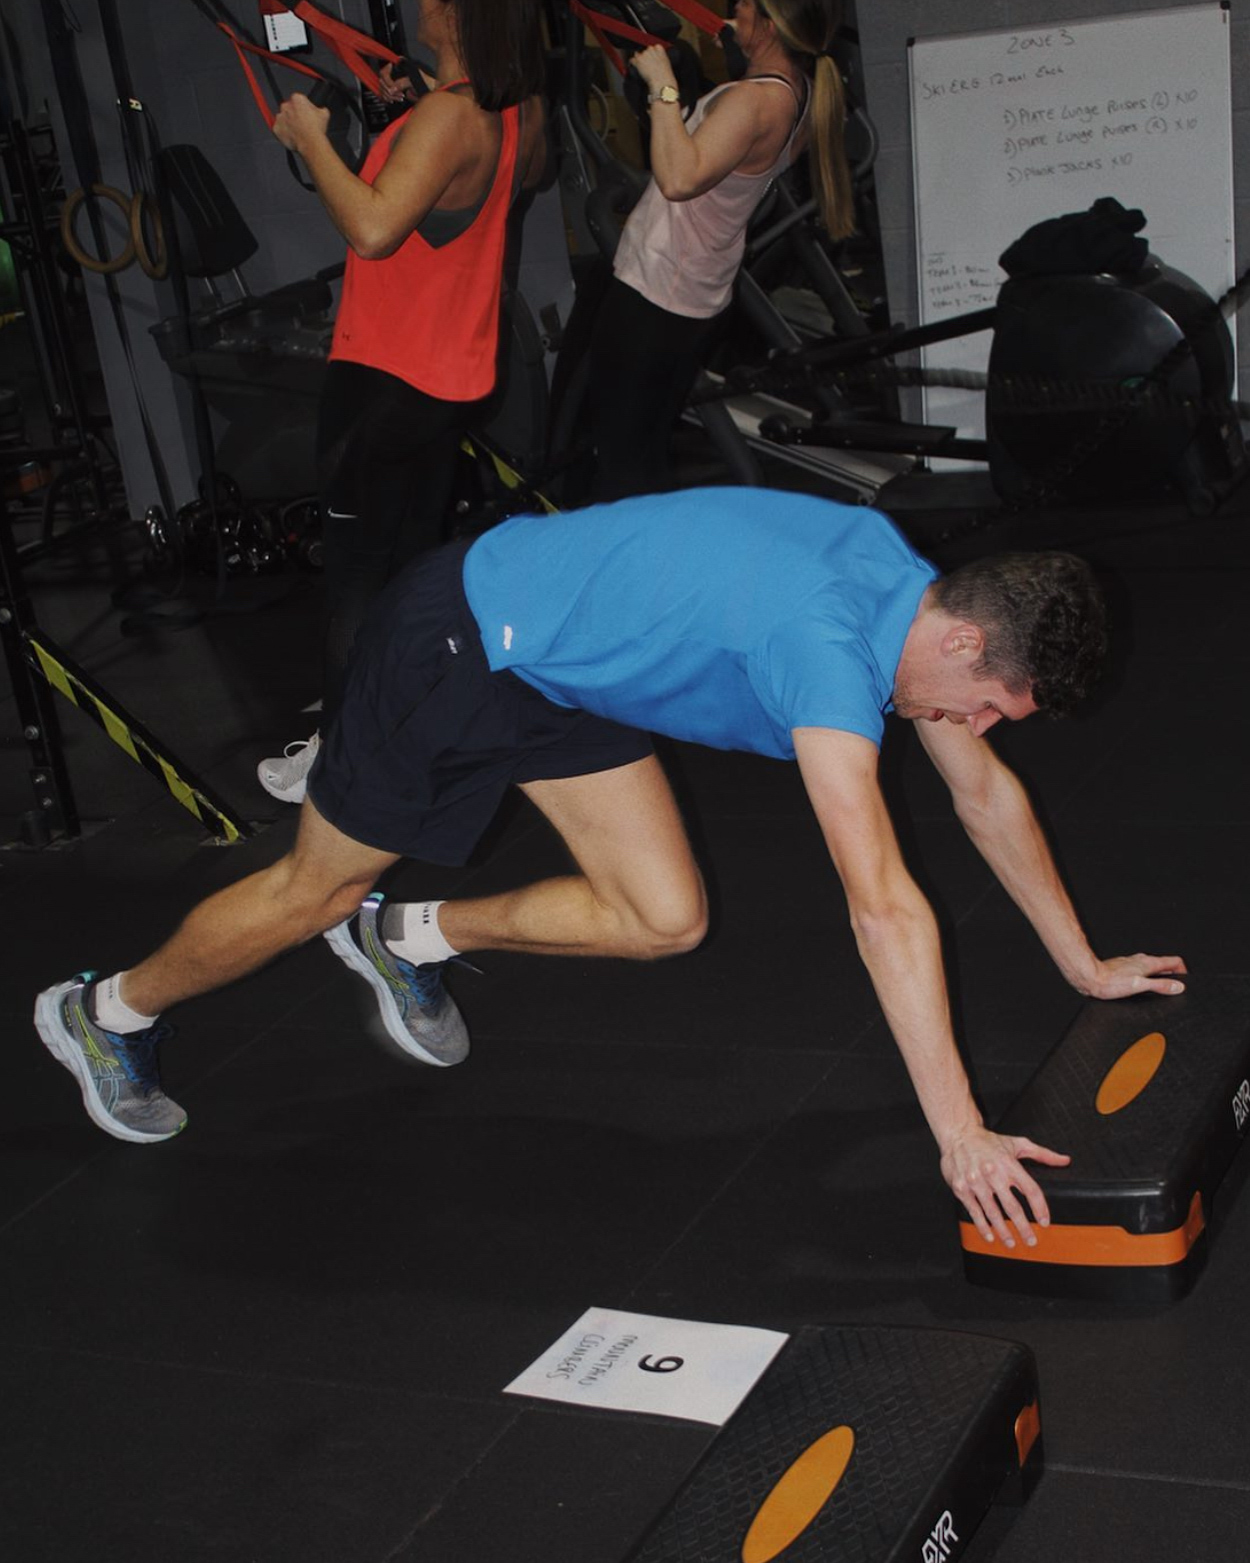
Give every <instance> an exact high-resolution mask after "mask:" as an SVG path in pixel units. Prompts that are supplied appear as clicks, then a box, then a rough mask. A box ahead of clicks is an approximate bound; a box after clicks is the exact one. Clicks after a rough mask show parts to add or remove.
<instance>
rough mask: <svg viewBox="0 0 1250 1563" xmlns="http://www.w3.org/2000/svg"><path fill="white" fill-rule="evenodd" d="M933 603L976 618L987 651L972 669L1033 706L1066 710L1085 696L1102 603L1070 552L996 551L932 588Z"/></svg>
mask: <svg viewBox="0 0 1250 1563" xmlns="http://www.w3.org/2000/svg"><path fill="white" fill-rule="evenodd" d="M932 601H933V604H934V606H935V607H938V608H940V609H941V610H942V611H943V613H948V614H950V615H951V617H952V618H957V619H963V620H966V621H967V622H968V623H970V624H975V625H976V626H977V628H978V629H980V630H981V631H982V632H983V633H984V635H985V651H984V653H983V654H982V657H981V660H980V661H979V662H978V663H977V665H976V667H975V668H974V669H973V672H974V674H975V676H976V677H977V678H996V679H998V680H999V681H1000V682H1001V683H1003V684H1004V685H1005V686H1006V687H1007V688H1008V689H1009V690H1010V691H1011V692H1012V694H1024V693H1025V692H1026V691H1027V692H1028V693H1030V694H1031V695H1032V696H1033V700H1034V703H1035V704H1036V706H1037V708H1038V710H1039V711H1045V712H1047V713H1048V714H1049V715H1051V716H1065V715H1066V714H1067V713H1068V712H1069V711H1071V710H1072V709H1073V707H1074V706H1077V705H1079V704H1080V702H1081V701H1082V700H1084V699H1085V698H1086V697H1087V696H1088V694H1089V692H1090V690H1091V689H1092V688H1093V687H1094V684H1095V683H1096V682H1097V680H1098V678H1099V676H1100V675H1101V673H1102V667H1103V662H1104V660H1105V658H1106V654H1107V607H1106V603H1105V602H1104V600H1103V595H1102V589H1101V588H1100V587H1099V585H1098V582H1097V581H1096V580H1095V579H1094V572H1093V571H1092V570H1091V569H1090V567H1089V565H1087V564H1086V563H1085V561H1084V560H1083V559H1078V558H1076V557H1075V555H1073V554H1061V553H1039V554H998V555H997V556H995V557H992V558H988V559H977V560H974V561H973V562H972V563H971V564H965V565H962V566H961V567H960V568H959V569H958V570H954V571H952V572H951V574H950V575H946V576H943V577H942V578H941V579H940V580H939V581H936V582H935V583H934V586H933V597H932Z"/></svg>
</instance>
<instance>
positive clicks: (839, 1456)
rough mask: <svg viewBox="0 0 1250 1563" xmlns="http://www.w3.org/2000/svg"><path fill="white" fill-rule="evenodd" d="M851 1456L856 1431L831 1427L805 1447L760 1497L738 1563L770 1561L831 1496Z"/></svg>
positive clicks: (808, 1522)
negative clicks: (777, 1480)
mask: <svg viewBox="0 0 1250 1563" xmlns="http://www.w3.org/2000/svg"><path fill="white" fill-rule="evenodd" d="M854 1452H855V1430H854V1428H850V1427H835V1428H833V1429H832V1431H830V1432H828V1433H826V1434H825V1435H824V1436H823V1437H822V1438H818V1439H817V1440H816V1442H815V1443H814V1444H811V1445H809V1446H808V1448H806V1449H805V1450H804V1451H803V1453H802V1454H801V1455H800V1456H799V1457H798V1459H797V1460H796V1461H795V1462H794V1464H793V1465H792V1466H791V1467H790V1469H789V1470H788V1471H787V1472H786V1473H785V1475H784V1476H783V1477H782V1478H781V1480H780V1481H779V1482H778V1483H777V1485H776V1486H775V1487H774V1488H773V1490H772V1492H770V1493H769V1495H768V1497H767V1498H765V1500H764V1502H763V1504H762V1505H761V1506H760V1509H759V1512H758V1513H757V1514H756V1516H755V1518H754V1519H753V1520H752V1521H751V1528H750V1530H749V1531H747V1534H746V1540H745V1541H744V1542H743V1543H742V1563H772V1560H773V1558H775V1557H777V1556H779V1555H780V1554H781V1553H782V1552H784V1551H785V1550H786V1548H787V1547H788V1546H789V1545H790V1543H791V1542H792V1541H796V1540H797V1539H798V1537H799V1536H801V1535H802V1533H803V1532H804V1531H805V1530H806V1529H807V1527H808V1526H809V1525H810V1524H811V1523H812V1521H813V1520H814V1519H815V1518H816V1516H817V1515H818V1514H819V1513H820V1511H821V1510H822V1509H823V1508H824V1506H825V1504H826V1503H828V1502H829V1499H830V1498H831V1497H832V1496H833V1493H834V1490H835V1488H836V1487H837V1485H838V1483H839V1482H840V1481H841V1480H842V1478H843V1477H844V1476H845V1475H846V1468H847V1466H848V1465H849V1464H850V1463H851V1455H852V1454H853V1453H854Z"/></svg>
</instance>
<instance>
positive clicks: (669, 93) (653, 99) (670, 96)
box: [647, 82, 681, 103]
mask: <svg viewBox="0 0 1250 1563" xmlns="http://www.w3.org/2000/svg"><path fill="white" fill-rule="evenodd" d="M647 102H648V103H680V102H681V93H680V92H678V90H677V88H676V87H674V86H673V85H672V83H671V82H666V83H665V84H664V86H662V87H661V88H660V90H659V91H658V92H652V93H650V94H649V95H648V97H647Z"/></svg>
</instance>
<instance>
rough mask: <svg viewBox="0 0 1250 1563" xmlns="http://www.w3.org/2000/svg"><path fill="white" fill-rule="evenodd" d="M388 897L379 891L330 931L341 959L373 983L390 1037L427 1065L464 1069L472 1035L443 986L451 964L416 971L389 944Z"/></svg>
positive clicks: (369, 982) (411, 1056) (333, 944)
mask: <svg viewBox="0 0 1250 1563" xmlns="http://www.w3.org/2000/svg"><path fill="white" fill-rule="evenodd" d="M385 900H386V897H385V896H383V895H380V894H379V893H378V892H377V891H376V890H375V891H374V892H373V894H372V895H367V896H366V897H365V899H364V900H363V901H362V902H361V904H360V910H359V911H358V912H357V913H356V915H355V916H354V917H351V918H349V919H348V920H347V922H345V923H339V925H338V926H337V927H336V928H330V929H328V930H327V932H326V938H327V939H328V940H329V941H330V948H331V949H332V950H333V951H334V953H335V954H336V955H337V956H338V958H339V959H340V960H341V961H343V962H345V963H346V964H347V965H348V966H350V967H351V969H352V970H353V971H356V972H359V973H360V975H361V976H362V977H363V978H364V979H365V980H366V981H367V982H368V984H369V986H370V987H371V988H372V989H373V991H374V994H375V995H376V997H377V1001H378V1010H379V1013H380V1014H381V1016H382V1024H383V1025H384V1026H385V1027H386V1031H387V1035H388V1036H389V1037H390V1038H391V1040H392V1041H394V1042H395V1043H397V1044H398V1046H399V1047H400V1048H402V1049H403V1051H404V1052H405V1053H407V1054H408V1056H409V1057H410V1058H419V1059H420V1060H421V1062H422V1063H423V1064H437V1065H438V1066H440V1067H446V1066H447V1065H448V1064H459V1063H461V1062H462V1061H463V1060H464V1059H466V1058H467V1057H468V1056H469V1033H468V1031H467V1029H466V1028H465V1024H464V1017H463V1016H462V1015H461V1013H460V1011H459V1010H458V1009H457V1008H456V1004H455V1000H454V999H453V998H452V996H451V994H450V993H448V991H447V989H446V988H445V987H444V986H443V967H444V966H445V965H446V962H445V961H432V962H430V964H429V965H423V966H414V965H413V964H412V962H411V961H405V960H402V959H401V958H400V957H399V956H398V955H396V954H395V953H394V952H393V951H392V950H389V949H388V948H387V946H386V944H385V942H384V941H383V938H382V930H381V928H380V927H379V926H378V924H379V918H380V914H381V911H382V905H383V903H384V901H385Z"/></svg>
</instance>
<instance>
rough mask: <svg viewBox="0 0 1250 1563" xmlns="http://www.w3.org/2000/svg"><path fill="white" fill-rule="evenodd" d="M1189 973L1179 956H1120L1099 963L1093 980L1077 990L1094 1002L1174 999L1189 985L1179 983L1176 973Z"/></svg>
mask: <svg viewBox="0 0 1250 1563" xmlns="http://www.w3.org/2000/svg"><path fill="white" fill-rule="evenodd" d="M1187 971H1188V968H1187V967H1186V965H1185V962H1184V961H1183V960H1182V959H1181V957H1180V956H1179V955H1116V956H1114V957H1113V958H1112V959H1111V960H1109V961H1098V962H1097V963H1096V964H1095V967H1094V974H1093V977H1092V979H1089V980H1086V981H1083V982H1078V983H1076V984H1075V987H1076V988H1077V990H1078V992H1081V993H1083V994H1085V996H1086V997H1087V998H1091V999H1127V998H1132V997H1133V995H1134V994H1138V993H1163V994H1167V995H1168V996H1169V997H1172V996H1174V995H1175V994H1177V993H1184V991H1185V984H1184V983H1183V982H1177V981H1176V976H1175V974H1176V973H1178V972H1179V973H1180V974H1181V976H1185V975H1186V973H1187Z"/></svg>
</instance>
